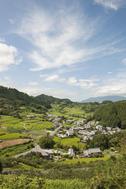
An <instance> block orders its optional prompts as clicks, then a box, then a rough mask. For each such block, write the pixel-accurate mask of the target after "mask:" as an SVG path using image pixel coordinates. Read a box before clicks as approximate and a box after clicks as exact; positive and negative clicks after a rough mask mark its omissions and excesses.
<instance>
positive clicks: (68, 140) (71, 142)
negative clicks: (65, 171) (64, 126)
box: [54, 137, 85, 149]
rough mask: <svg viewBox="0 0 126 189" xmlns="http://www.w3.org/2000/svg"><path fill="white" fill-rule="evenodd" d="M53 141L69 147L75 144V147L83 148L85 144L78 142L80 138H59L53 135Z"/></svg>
mask: <svg viewBox="0 0 126 189" xmlns="http://www.w3.org/2000/svg"><path fill="white" fill-rule="evenodd" d="M54 141H55V142H56V143H59V144H61V145H62V146H63V147H67V148H69V147H71V146H75V147H76V148H79V149H83V148H85V144H84V143H81V142H80V138H78V137H72V138H64V139H60V138H59V137H54Z"/></svg>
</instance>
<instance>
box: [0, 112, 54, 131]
mask: <svg viewBox="0 0 126 189" xmlns="http://www.w3.org/2000/svg"><path fill="white" fill-rule="evenodd" d="M52 127H53V124H52V122H49V121H46V120H44V119H43V118H42V117H40V115H39V114H38V115H36V117H35V119H30V120H29V119H26V118H25V119H18V118H15V117H13V116H1V119H0V130H1V132H5V131H6V132H11V133H18V132H25V131H26V132H27V131H33V130H42V129H50V128H52Z"/></svg>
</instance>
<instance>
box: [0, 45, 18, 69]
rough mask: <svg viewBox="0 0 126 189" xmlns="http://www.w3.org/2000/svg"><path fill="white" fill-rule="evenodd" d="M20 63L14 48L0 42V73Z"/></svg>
mask: <svg viewBox="0 0 126 189" xmlns="http://www.w3.org/2000/svg"><path fill="white" fill-rule="evenodd" d="M20 62H21V58H19V55H18V50H17V49H16V47H14V46H11V45H7V44H6V43H3V42H0V72H2V71H5V70H8V69H9V67H10V66H11V65H16V64H19V63H20Z"/></svg>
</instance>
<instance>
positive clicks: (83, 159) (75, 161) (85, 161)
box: [62, 155, 110, 164]
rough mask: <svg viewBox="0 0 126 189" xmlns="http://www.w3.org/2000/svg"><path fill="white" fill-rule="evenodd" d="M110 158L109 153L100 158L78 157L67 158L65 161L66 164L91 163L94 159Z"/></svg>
mask: <svg viewBox="0 0 126 189" xmlns="http://www.w3.org/2000/svg"><path fill="white" fill-rule="evenodd" d="M109 158H110V156H109V155H105V156H104V157H99V158H78V159H77V158H76V159H67V160H65V161H63V162H62V163H64V164H78V163H90V162H94V161H107V160H108V159H109Z"/></svg>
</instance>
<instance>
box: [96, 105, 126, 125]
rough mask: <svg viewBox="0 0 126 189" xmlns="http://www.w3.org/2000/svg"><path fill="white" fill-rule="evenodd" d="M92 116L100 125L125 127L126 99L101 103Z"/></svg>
mask: <svg viewBox="0 0 126 189" xmlns="http://www.w3.org/2000/svg"><path fill="white" fill-rule="evenodd" d="M94 117H95V119H96V120H98V121H100V122H101V124H102V125H105V126H111V127H117V126H118V127H121V128H126V101H120V102H114V103H112V102H111V103H107V104H104V103H103V104H101V105H100V106H99V108H98V109H97V110H96V111H95V114H94Z"/></svg>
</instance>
